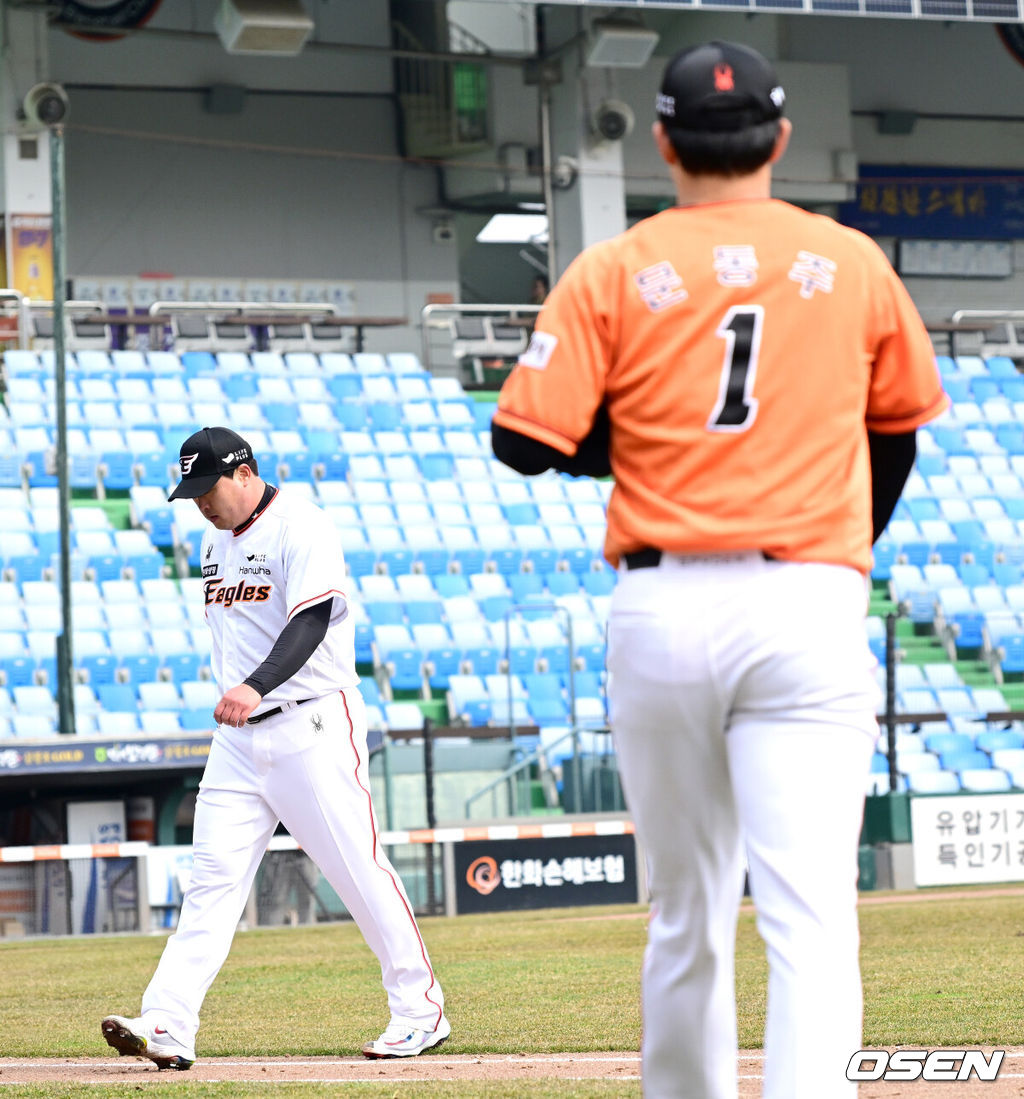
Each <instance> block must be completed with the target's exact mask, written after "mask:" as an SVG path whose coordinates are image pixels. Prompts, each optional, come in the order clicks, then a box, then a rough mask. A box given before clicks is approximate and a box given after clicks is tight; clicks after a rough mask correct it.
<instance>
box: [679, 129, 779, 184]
mask: <svg viewBox="0 0 1024 1099" xmlns="http://www.w3.org/2000/svg"><path fill="white" fill-rule="evenodd" d="M665 133H666V135H667V136H668V139H669V141H670V142H671V143H672V148H673V149H675V151H676V156H677V157H679V163H680V164H681V165H682V166H683V169H684V170H685V171H686V172H688V173H689V174H690V175H692V176H744V175H749V174H750V173H751V172H756V171H757V170H758V168H761V167H763V166H764V165H765V164H767V163H768V161H769V160H770V159H771V155H772V152H773V151H774V149H775V142H776V141H777V140H778V137H779V120H778V119H777V118H773V119H770V120H769V121H767V122H759V123H758V124H757V125H756V126H748V127H747V128H746V129H743V130H731V131H728V130H724V131H723V130H684V129H682V128H681V127H677V126H666V127H665Z"/></svg>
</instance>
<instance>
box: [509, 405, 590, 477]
mask: <svg viewBox="0 0 1024 1099" xmlns="http://www.w3.org/2000/svg"><path fill="white" fill-rule="evenodd" d="M610 441H611V421H610V420H609V418H608V410H607V409H606V408H605V407H604V405H602V406H601V407H600V408H599V409H598V410H597V415H596V416H595V417H594V424H593V426H592V427H591V429H590V431H589V432H588V433H587V434H586V435H585V436H584V437H583V438H582V439H581V440H580V442H579V446H578V447H577V448H576V453H575V454H574V455H573V456H572V457H570V456H569V455H567V454H563V453H562V452H561V451H560V450H556V449H555V448H554V447H553V446H548V445H547V443H539V442H537V440H536V439H531V438H530V437H529V436H527V435H521V434H520V433H519V432H518V431H512V430H511V428H507V427H502V426H501V425H500V424H496V423H492V424H491V447H492V449H493V450H494V456H495V458H497V459H498V461H499V462H504V464H505V465H507V466H511V467H512V469H514V470H516V471H517V472H518V473H522V474H524V475H525V476H528V477H529V476H533V475H534V474H537V473H543V472H544V471H545V470H546V469H556V470H558V472H559V473H568V474H570V475H571V476H573V477H608V476H609V475H610V474H611V471H612V464H611V459H610V457H609V454H608V446H609V443H610Z"/></svg>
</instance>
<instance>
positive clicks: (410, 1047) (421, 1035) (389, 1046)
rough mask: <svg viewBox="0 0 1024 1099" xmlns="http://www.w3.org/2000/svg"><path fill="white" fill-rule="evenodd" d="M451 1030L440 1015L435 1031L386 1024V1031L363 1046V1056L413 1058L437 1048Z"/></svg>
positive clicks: (405, 1025) (406, 1025)
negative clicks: (427, 1050)
mask: <svg viewBox="0 0 1024 1099" xmlns="http://www.w3.org/2000/svg"><path fill="white" fill-rule="evenodd" d="M451 1032H452V1028H451V1024H450V1023H449V1022H448V1020H447V1019H446V1018H445V1017H444V1016H443V1015H442V1016H441V1022H440V1023H438V1025H437V1029H436V1030H417V1029H416V1028H415V1027H411V1026H409V1024H408V1023H394V1022H392V1023H388V1028H387V1030H385V1031H384V1033H383V1034H382V1035H381V1036H380V1037H379V1038H378V1039H377V1040H376V1041H375V1042H367V1043H366V1045H365V1046H363V1056H364V1057H371V1058H376V1059H380V1058H383V1057H415V1056H416V1054H417V1053H422V1052H423V1051H424V1050H425V1049H433V1048H434V1047H435V1046H439V1045H440V1044H441V1043H442V1042H443V1041H444V1040H445V1039H446V1038H447V1037H448V1035H449V1034H451Z"/></svg>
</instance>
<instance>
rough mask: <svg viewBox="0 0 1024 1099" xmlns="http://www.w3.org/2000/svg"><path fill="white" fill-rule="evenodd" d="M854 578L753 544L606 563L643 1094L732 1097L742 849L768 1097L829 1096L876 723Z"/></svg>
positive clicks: (843, 1015)
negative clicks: (637, 848) (755, 940)
mask: <svg viewBox="0 0 1024 1099" xmlns="http://www.w3.org/2000/svg"><path fill="white" fill-rule="evenodd" d="M865 608H866V595H865V586H864V579H863V577H862V576H861V575H860V574H859V573H857V572H855V571H853V570H851V569H846V568H842V567H838V566H833V565H817V564H793V563H787V562H779V561H766V560H765V559H764V557H763V556H762V555H761V554H758V553H749V554H732V555H721V556H719V557H695V558H689V559H687V558H682V557H678V556H669V555H666V556H665V557H664V558H663V559H662V562H661V564H660V565H659V566H658V567H656V568H644V569H634V570H632V571H627V570H626V569H625V568H623V570H622V572H621V575H620V579H619V583H618V585H617V587H616V590H615V592H614V594H613V597H612V605H611V612H610V616H609V637H608V670H609V673H610V678H609V688H608V691H609V708H610V717H611V724H612V730H613V735H614V738H615V745H616V750H617V753H618V757H619V764H620V768H621V772H622V780H623V787H624V791H625V795H626V800H627V803H628V805H629V807H630V810H631V812H632V815H633V818H634V821H635V824H636V829H637V835H638V838H639V840H640V841H641V844H642V846H643V848H644V850H645V852H646V856H647V860H648V872H649V880H650V889H651V895H652V910H651V921H650V930H649V939H648V945H647V951H646V955H645V960H644V972H643V1012H644V1035H643V1076H644V1094H645V1095H646V1096H648V1097H649V1099H682V1097H686V1099H735V1096H736V1089H737V1082H736V1042H737V1037H736V1005H735V988H734V979H733V978H734V953H735V934H736V918H737V912H738V907H739V903H740V900H741V895H742V885H743V873H744V857H745V859H746V865H747V866H748V867H749V876H750V888H751V893H752V896H753V900H754V903H755V905H756V908H757V925H758V929H759V931H760V933H761V936H762V938H763V939H764V942H765V946H766V949H767V955H768V963H769V987H768V1014H767V1026H766V1032H765V1084H764V1092H763V1094H764V1095H765V1097H766V1099H841V1097H842V1099H845V1097H852V1096H854V1095H855V1094H856V1085H855V1084H852V1083H848V1082H847V1080H846V1078H845V1070H846V1065H847V1062H848V1061H849V1058H850V1056H851V1055H852V1054H853V1053H854V1052H855V1051H856V1050H858V1049H860V1041H861V1016H862V996H861V982H860V967H859V959H858V953H859V930H858V925H857V889H856V885H857V877H858V868H857V846H858V841H859V835H860V828H861V820H862V815H863V805H864V792H865V789H866V783H867V776H868V771H869V768H870V759H871V754H872V752H873V748H874V742H875V740H876V738H877V733H878V729H877V725H876V721H875V709H876V704H877V701H878V688H877V686H876V684H875V680H874V667H875V660H874V657H873V656H872V655H871V653H870V650H869V649H868V646H867V641H866V636H865V630H864V616H865Z"/></svg>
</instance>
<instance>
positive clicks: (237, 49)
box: [213, 0, 313, 56]
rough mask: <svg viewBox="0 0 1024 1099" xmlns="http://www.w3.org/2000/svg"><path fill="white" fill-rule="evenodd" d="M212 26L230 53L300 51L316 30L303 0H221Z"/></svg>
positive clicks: (295, 52)
mask: <svg viewBox="0 0 1024 1099" xmlns="http://www.w3.org/2000/svg"><path fill="white" fill-rule="evenodd" d="M213 25H214V26H215V27H216V28H217V34H218V35H220V40H221V42H222V43H223V44H224V48H225V49H226V50H227V51H228V53H265V54H280V55H284V56H290V55H294V54H297V53H299V52H300V51H301V50H302V47H303V46H304V45H305V44H306V39H307V38H308V37H309V36H310V35H311V34H312V33H313V20H312V19H310V17H309V16H308V15H307V14H306V11H305V9H304V8H303V6H302V0H221V5H220V8H219V9H218V11H217V14H216V15H215V16H214V20H213Z"/></svg>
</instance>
